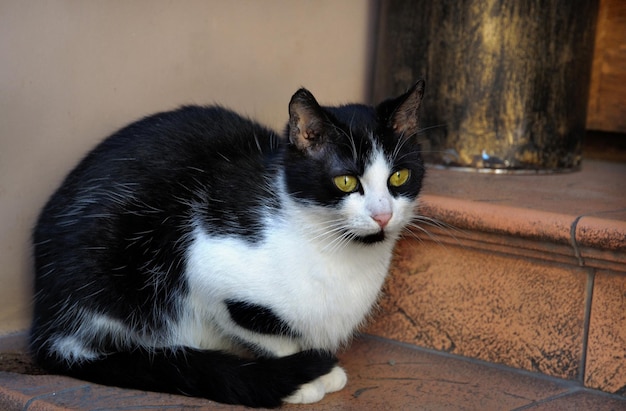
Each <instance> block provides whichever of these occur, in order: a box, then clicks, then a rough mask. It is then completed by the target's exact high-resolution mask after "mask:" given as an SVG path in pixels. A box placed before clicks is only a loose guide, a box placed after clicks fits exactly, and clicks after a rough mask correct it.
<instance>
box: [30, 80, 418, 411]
mask: <svg viewBox="0 0 626 411" xmlns="http://www.w3.org/2000/svg"><path fill="white" fill-rule="evenodd" d="M422 92H423V82H420V83H418V84H417V85H416V86H415V87H414V88H413V89H411V90H410V91H409V92H407V94H405V95H403V96H400V97H398V98H397V99H394V100H389V101H386V102H384V103H382V104H380V105H379V106H378V107H376V108H372V107H367V106H362V105H349V106H341V107H327V108H322V107H320V106H319V105H317V103H316V102H315V99H314V98H313V96H312V95H310V93H309V92H308V91H306V90H300V91H299V92H298V93H296V94H295V95H294V97H293V99H292V103H291V105H290V107H292V108H293V110H294V112H292V113H290V123H289V124H288V126H287V129H286V131H285V134H286V136H280V135H278V134H276V133H274V132H273V131H271V130H268V129H267V128H265V127H263V126H261V125H259V124H257V123H255V122H253V121H251V120H248V119H246V118H243V117H241V116H239V115H238V114H235V113H234V112H232V111H230V110H227V109H224V108H221V107H199V106H186V107H182V108H180V109H177V110H174V111H170V112H165V113H160V114H156V115H152V116H150V117H146V118H144V119H142V120H140V121H137V122H135V123H133V124H131V125H129V126H127V127H125V128H123V129H121V130H120V131H118V132H116V133H115V134H113V135H112V136H111V137H109V138H107V139H106V140H104V141H103V142H102V143H101V144H100V145H98V146H97V147H96V148H95V149H94V150H93V151H91V152H90V153H89V154H88V155H87V156H86V157H85V158H84V159H83V160H82V161H81V162H80V163H79V164H78V166H77V167H76V168H75V169H74V170H73V171H72V172H71V173H70V174H69V175H68V176H67V178H66V179H65V181H64V182H63V184H62V185H61V186H60V188H59V189H58V190H57V191H56V192H55V193H54V195H53V196H52V197H51V199H50V200H49V201H48V203H47V204H46V206H45V207H44V209H43V211H42V213H41V215H40V217H39V220H38V222H37V225H36V228H35V230H34V236H33V237H34V238H33V242H34V257H35V272H36V277H35V312H34V320H33V325H32V331H31V349H32V352H33V355H34V358H35V359H36V361H37V363H38V364H40V365H41V366H43V367H44V368H46V369H48V370H49V371H51V372H56V373H63V374H69V375H72V376H75V377H78V378H83V379H86V380H90V381H94V382H98V383H103V384H110V385H116V386H123V387H132V388H138V389H146V390H155V391H163V392H174V393H183V394H186V395H192V396H200V397H206V398H210V399H213V400H216V401H221V402H225V403H235V404H244V405H248V406H255V407H258V406H263V407H274V406H278V405H280V404H281V403H282V401H283V399H284V398H285V397H287V396H289V395H291V394H293V393H294V391H296V390H297V389H298V388H299V387H300V386H301V385H302V384H305V383H309V382H311V381H313V380H315V379H316V378H318V377H320V376H322V375H325V374H327V373H329V372H330V371H331V369H333V367H334V366H335V364H336V361H337V360H336V358H335V356H334V354H333V352H332V351H334V350H335V349H336V346H335V345H333V346H328V347H326V346H319V347H316V346H311V347H308V346H307V344H306V343H305V342H303V343H302V344H301V345H300V346H301V347H302V351H300V352H296V353H293V354H290V355H286V356H276V355H275V354H274V353H273V351H272V349H270V348H268V347H266V346H263V345H259V344H258V343H256V342H254V341H248V340H245V339H244V338H243V337H241V336H239V335H233V336H232V339H233V344H234V345H236V346H238V347H240V348H241V349H243V350H244V351H245V350H247V353H243V354H242V353H240V352H226V351H225V350H214V349H202V348H200V347H189V346H180V345H176V344H177V343H176V341H178V340H177V339H176V337H175V336H172V335H171V332H172V329H173V324H176V323H178V322H179V321H182V320H181V318H182V317H181V316H183V315H184V313H185V312H186V311H185V310H186V309H188V307H187V306H183V302H182V301H183V300H184V299H185V298H187V297H188V296H189V295H190V294H191V293H192V291H193V290H192V289H191V288H190V287H191V286H190V280H189V278H188V276H187V274H186V273H187V270H188V268H187V264H188V261H189V256H188V250H189V247H190V246H191V243H192V242H193V241H194V237H193V232H194V231H193V230H194V229H201V230H203V231H204V232H207V233H209V234H210V236H211V238H213V239H218V240H219V239H220V238H224V239H233V238H234V239H237V241H239V240H241V241H244V242H245V243H246V244H249V247H259V246H260V245H262V244H264V243H265V242H266V241H267V240H268V236H269V235H271V232H268V229H267V228H266V227H265V225H266V222H264V220H263V218H262V217H267V216H276V218H282V216H283V214H282V213H284V212H285V211H284V210H285V204H284V201H285V200H284V198H285V197H284V196H285V195H286V196H288V197H289V198H291V199H293V201H295V203H297V204H300V205H299V206H298V207H305V208H306V207H329V208H333V207H338V206H339V204H341V202H342V201H343V199H344V198H345V197H346V193H343V192H341V191H339V190H337V189H336V187H334V186H332V184H330V183H329V172H335V173H340V174H341V173H350V174H354V175H357V176H359V175H362V174H363V172H364V170H365V169H366V168H367V167H368V164H367V161H368V158H369V156H370V154H371V153H370V152H371V151H372V150H373V146H372V144H373V141H377V143H376V144H378V145H379V146H381V147H383V148H384V150H385V152H386V153H393V152H394V151H398V150H400V154H401V155H396V157H397V164H394V167H397V168H408V169H410V170H411V173H412V178H411V180H410V181H409V182H408V183H407V184H405V185H403V186H401V187H390V191H391V193H392V195H393V196H406V197H407V198H411V199H414V198H415V196H416V195H417V193H418V192H419V190H420V188H421V181H422V176H423V165H422V160H421V156H420V153H419V149H418V147H417V143H414V142H411V143H406V144H404V142H403V143H402V144H399V140H398V139H399V138H407V139H408V138H411V136H408V137H407V136H404V134H407V133H408V134H413V133H415V130H416V127H417V120H416V110H417V108H418V107H419V101H420V100H421V94H422ZM409 99H415V100H416V102H410V103H407V100H409ZM296 109H297V110H296ZM303 120H306V129H302V126H301V123H299V122H302V121H303ZM298 133H300V134H302V133H305V134H306V135H305V136H304V137H303V136H302V135H296V134H298ZM348 135H350V138H351V141H349V140H348V139H347V138H346V136H348ZM368 135H370V136H373V137H374V138H375V139H377V140H370V139H369V138H368V137H367V136H368ZM370 138H371V137H370ZM355 156H357V157H358V158H355ZM394 161H395V160H394ZM329 168H331V169H332V170H329ZM282 176H284V181H285V184H284V187H285V190H286V193H280V192H278V191H277V190H276V187H277V185H276V184H277V183H276V181H277V180H279V179H280V178H282ZM359 190H361V191H362V190H363V189H362V188H359ZM360 194H361V195H362V194H363V193H362V192H361V193H360ZM281 196H282V197H281ZM388 235H390V234H388V233H387V232H386V231H385V230H380V232H374V233H371V234H370V233H367V234H364V235H352V237H351V240H350V241H355V242H358V243H361V244H364V245H366V244H372V245H375V244H378V243H382V242H384V241H385V240H386V236H388ZM394 235H395V234H394ZM389 241H395V237H394V240H389ZM300 246H306V245H302V244H300V245H298V244H294V247H300ZM215 264H216V265H217V266H218V267H219V264H221V262H220V261H215ZM207 268H208V269H211V267H207ZM254 269H255V267H250V270H254ZM268 275H271V274H268ZM245 286H246V284H241V287H245ZM223 306H224V307H225V310H226V311H225V312H226V313H228V315H230V320H231V321H232V323H233V326H239V327H241V328H242V329H244V330H248V331H251V332H254V333H257V334H261V335H268V336H272V337H274V336H275V337H277V338H278V337H281V338H283V337H284V338H287V339H290V340H298V339H300V338H303V341H306V336H304V335H303V333H304V331H301V330H299V329H297V327H298V326H297V325H296V324H295V323H294V322H289V321H287V320H285V319H284V318H281V316H280V315H279V314H277V312H276V311H275V309H274V308H272V307H271V306H267V305H263V304H257V303H256V302H255V301H248V300H242V299H241V298H240V297H236V296H233V297H232V298H229V299H225V300H224V302H223ZM207 320H209V319H207ZM98 321H101V322H103V323H102V324H100V323H98V324H99V325H97V326H95V325H94V326H92V325H90V324H91V323H93V324H96V323H97V322H98ZM103 330H104V331H103ZM124 330H127V331H124ZM105 331H106V332H105ZM349 331H350V332H351V330H349ZM124 333H126V334H130V333H132V336H128V335H124ZM242 335H243V334H242ZM342 338H343V337H342ZM172 342H174V345H170V344H172ZM339 343H341V341H339V340H338V342H337V344H339ZM239 354H241V355H239Z"/></svg>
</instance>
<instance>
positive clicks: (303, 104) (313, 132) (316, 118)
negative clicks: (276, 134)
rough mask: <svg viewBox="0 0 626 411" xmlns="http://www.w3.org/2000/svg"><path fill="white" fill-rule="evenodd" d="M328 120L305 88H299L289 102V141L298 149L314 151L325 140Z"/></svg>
mask: <svg viewBox="0 0 626 411" xmlns="http://www.w3.org/2000/svg"><path fill="white" fill-rule="evenodd" d="M327 123H328V120H327V118H326V114H325V113H324V110H323V109H322V108H321V107H320V105H319V104H318V103H317V100H315V97H313V94H311V92H310V91H309V90H307V89H305V88H301V89H300V90H298V91H296V93H295V94H294V95H293V96H292V97H291V101H290V102H289V141H290V142H291V143H292V144H294V145H295V146H296V147H298V149H300V150H303V151H307V152H316V151H318V150H319V148H320V147H321V146H322V144H323V143H324V140H325V134H326V133H325V128H326V127H327Z"/></svg>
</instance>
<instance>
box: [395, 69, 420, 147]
mask: <svg viewBox="0 0 626 411" xmlns="http://www.w3.org/2000/svg"><path fill="white" fill-rule="evenodd" d="M424 86H425V82H424V80H419V81H418V82H417V83H415V84H414V85H413V87H411V88H410V89H409V90H408V91H407V92H406V93H404V94H403V95H401V96H400V97H398V98H396V99H394V100H393V102H394V103H395V104H397V105H396V107H395V108H394V109H393V111H392V112H391V115H390V116H389V119H388V122H389V123H388V126H389V127H390V128H392V129H393V130H394V131H395V132H396V133H397V134H399V135H401V136H405V137H412V136H414V135H415V134H417V132H418V131H419V121H418V117H417V110H418V109H419V108H420V105H421V104H422V98H423V97H424Z"/></svg>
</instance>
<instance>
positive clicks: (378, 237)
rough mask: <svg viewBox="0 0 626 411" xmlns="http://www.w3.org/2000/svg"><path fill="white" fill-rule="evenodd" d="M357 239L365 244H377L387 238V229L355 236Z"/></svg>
mask: <svg viewBox="0 0 626 411" xmlns="http://www.w3.org/2000/svg"><path fill="white" fill-rule="evenodd" d="M354 239H355V240H356V241H358V242H360V243H363V244H376V243H380V242H381V241H384V240H385V230H380V231H379V232H377V233H375V234H369V235H364V236H356V237H355V238H354Z"/></svg>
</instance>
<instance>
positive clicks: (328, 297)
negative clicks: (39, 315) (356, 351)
mask: <svg viewBox="0 0 626 411" xmlns="http://www.w3.org/2000/svg"><path fill="white" fill-rule="evenodd" d="M291 223H292V222H286V221H282V222H281V223H277V224H273V225H272V226H271V227H270V228H269V230H267V233H266V234H267V237H266V238H265V239H264V240H263V241H261V242H259V243H257V244H254V243H250V242H246V241H245V240H243V239H239V238H237V237H214V236H209V235H208V234H206V233H205V232H204V231H203V230H202V229H200V228H197V229H196V230H195V233H194V239H193V241H192V245H191V247H190V249H189V253H188V258H187V271H186V277H187V281H188V284H189V288H190V296H189V298H188V299H187V304H188V305H189V307H188V309H187V310H186V311H187V312H188V313H192V312H193V313H196V314H195V315H194V316H193V317H195V318H193V319H191V318H187V317H186V316H183V317H182V318H183V320H181V321H183V322H187V321H189V323H188V324H179V327H178V329H179V330H181V333H186V334H187V335H189V336H191V337H188V338H187V340H189V339H191V340H196V341H184V342H185V343H187V344H189V343H192V342H193V343H194V344H193V345H198V346H200V347H201V348H213V349H215V348H223V349H224V348H228V347H216V346H214V344H215V341H216V339H215V338H214V337H215V334H216V333H217V334H224V335H223V337H242V338H245V340H246V341H254V342H255V343H257V344H259V345H260V346H262V347H264V348H266V349H268V350H270V351H272V352H275V353H276V354H278V355H287V354H291V353H292V352H295V351H298V350H302V349H308V348H325V349H330V350H335V349H337V348H338V347H339V346H340V345H341V344H342V343H344V342H346V341H347V339H349V338H350V336H351V335H352V333H353V332H354V329H355V328H356V327H357V326H358V325H359V324H360V323H361V322H362V321H363V320H364V318H365V317H366V316H367V314H368V312H369V311H370V309H371V307H372V305H373V304H374V303H375V301H376V298H377V296H378V293H379V290H380V288H381V286H382V283H383V281H384V278H385V275H386V273H387V269H388V266H389V261H390V258H391V252H392V248H393V243H394V241H393V240H387V241H384V242H381V243H377V244H372V245H366V244H358V243H354V242H349V243H346V244H343V245H340V244H338V245H337V246H336V247H335V246H333V244H332V240H329V239H328V238H325V239H322V240H324V241H317V240H315V239H314V238H313V239H312V237H311V236H310V235H309V236H303V234H302V233H304V232H306V228H305V227H294V226H293V224H291ZM313 237H314V236H313ZM242 285H245V287H244V286H242ZM227 299H233V300H238V301H246V302H250V303H252V304H257V305H261V306H264V307H268V308H270V309H271V310H272V311H273V312H274V313H275V314H276V315H277V316H278V317H280V318H281V319H283V320H284V321H285V322H286V323H287V324H288V325H289V327H290V328H292V330H293V331H295V332H296V334H297V335H299V336H301V338H297V339H295V338H294V337H289V338H287V337H277V336H269V335H255V334H254V333H252V332H250V331H249V330H246V329H244V328H243V327H240V326H238V325H237V324H235V322H233V321H232V320H231V319H230V317H229V313H228V311H227V309H226V307H225V304H224V301H225V300H227ZM197 315H200V316H205V319H206V321H203V320H202V319H201V318H197V317H196V316H197ZM185 318H187V320H185ZM189 327H191V328H192V329H193V330H192V329H189ZM198 327H200V328H202V329H198ZM185 328H187V329H186V330H185ZM209 339H210V340H211V342H210V344H208V345H209V346H206V347H205V346H204V345H206V344H205V343H203V341H207V340H209ZM226 340H227V339H226V338H224V341H226Z"/></svg>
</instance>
